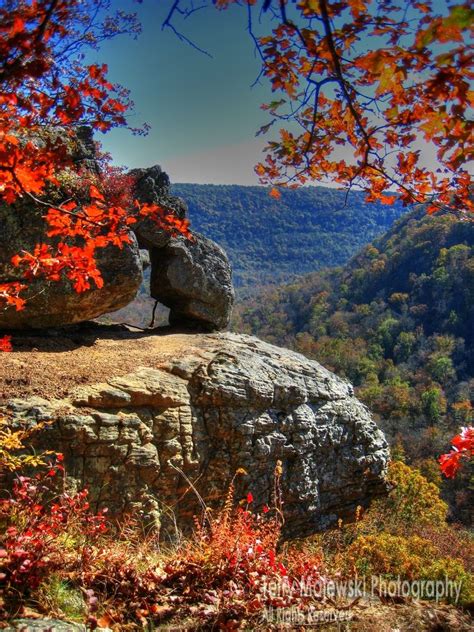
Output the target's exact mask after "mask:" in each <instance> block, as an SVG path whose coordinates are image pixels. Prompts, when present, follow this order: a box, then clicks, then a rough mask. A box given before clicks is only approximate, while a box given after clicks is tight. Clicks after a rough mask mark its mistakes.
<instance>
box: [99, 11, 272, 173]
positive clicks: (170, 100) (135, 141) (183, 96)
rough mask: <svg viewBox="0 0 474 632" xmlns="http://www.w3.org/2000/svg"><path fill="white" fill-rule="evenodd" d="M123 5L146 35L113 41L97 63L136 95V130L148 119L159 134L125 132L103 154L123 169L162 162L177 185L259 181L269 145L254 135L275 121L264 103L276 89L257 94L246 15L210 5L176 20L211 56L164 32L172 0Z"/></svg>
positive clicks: (113, 135)
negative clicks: (133, 13)
mask: <svg viewBox="0 0 474 632" xmlns="http://www.w3.org/2000/svg"><path fill="white" fill-rule="evenodd" d="M115 4H116V3H115ZM120 4H121V6H122V7H123V9H124V10H132V11H137V12H138V14H139V17H140V21H141V22H142V26H143V33H142V34H141V35H140V36H139V37H138V39H137V40H136V41H134V40H132V39H131V38H126V37H121V38H117V39H116V40H112V41H110V42H108V43H107V44H106V45H104V46H103V48H102V49H101V51H100V52H99V53H98V54H97V60H99V61H102V62H106V63H107V64H108V65H109V73H110V77H111V79H112V80H113V81H116V82H119V83H121V84H122V85H125V86H126V87H128V88H129V89H130V90H131V93H132V98H133V100H134V102H135V106H136V107H135V115H134V116H133V118H132V119H131V122H132V123H133V125H135V124H137V125H138V124H140V123H142V122H143V121H146V122H147V123H149V124H150V125H151V127H152V129H151V131H150V133H149V134H148V136H146V137H140V136H139V137H134V136H132V135H131V134H130V133H129V132H126V131H125V130H114V131H112V132H109V133H107V134H106V135H101V134H100V135H98V139H99V140H100V141H101V142H102V144H103V146H104V148H105V149H106V150H107V151H110V152H111V153H112V155H113V158H114V161H115V162H116V163H117V164H124V165H127V166H129V167H138V166H148V165H152V164H161V165H162V167H163V168H164V169H165V170H166V171H168V173H169V175H170V177H171V179H172V181H174V182H198V183H236V184H255V183H257V179H256V177H255V174H254V172H253V167H254V165H255V163H256V162H257V161H258V160H260V159H261V155H262V154H261V151H262V148H263V146H264V144H265V141H264V140H262V139H261V138H259V139H256V138H255V132H256V131H257V129H258V128H259V127H260V126H261V125H262V124H263V123H265V122H267V120H268V117H267V116H266V115H265V113H264V112H263V111H261V110H260V105H261V104H262V103H264V102H265V101H268V100H271V99H270V96H271V91H270V89H269V87H268V85H260V86H256V87H254V88H251V84H252V83H253V82H254V80H255V79H256V77H257V75H258V72H259V67H260V66H259V62H258V60H257V58H256V57H255V55H254V50H253V45H252V42H251V39H250V37H249V36H248V34H247V32H246V13H245V11H243V10H242V8H238V7H235V8H233V9H232V8H231V9H229V10H226V11H216V10H215V9H214V8H212V7H211V8H210V9H209V10H203V11H199V12H197V13H195V14H194V15H192V16H191V17H190V18H189V19H187V20H185V21H184V22H179V23H178V22H177V25H178V24H179V26H180V29H181V30H182V31H183V32H184V33H185V34H186V35H187V36H188V37H190V38H191V39H192V40H193V41H194V42H196V43H197V44H198V45H200V46H202V47H203V48H205V49H206V50H207V51H208V52H209V53H210V54H211V55H212V58H211V57H208V56H206V55H203V54H202V53H199V52H198V51H196V50H194V49H193V48H191V47H190V46H189V45H187V44H185V43H183V42H181V41H180V40H179V39H178V38H177V37H176V35H174V34H173V33H172V32H171V30H169V29H168V30H166V31H162V30H161V24H162V22H163V20H164V18H165V16H166V14H167V12H168V10H169V7H170V6H171V2H170V1H169V0H145V2H144V3H143V4H141V5H137V4H134V3H132V2H127V0H123V1H122V2H120Z"/></svg>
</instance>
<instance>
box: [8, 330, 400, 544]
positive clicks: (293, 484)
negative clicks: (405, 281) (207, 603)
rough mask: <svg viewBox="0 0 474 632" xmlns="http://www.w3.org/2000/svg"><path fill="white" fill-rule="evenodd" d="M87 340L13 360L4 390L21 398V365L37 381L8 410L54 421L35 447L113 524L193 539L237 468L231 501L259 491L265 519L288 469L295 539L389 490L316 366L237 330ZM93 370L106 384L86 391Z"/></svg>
mask: <svg viewBox="0 0 474 632" xmlns="http://www.w3.org/2000/svg"><path fill="white" fill-rule="evenodd" d="M127 336H128V337H127ZM66 342H67V344H66V343H65V348H69V347H68V345H69V343H70V341H66ZM84 342H85V343H87V344H90V345H91V346H85V347H80V348H73V349H70V348H69V350H66V351H63V352H62V353H55V354H51V353H49V354H48V353H44V352H41V351H36V352H35V353H34V354H33V355H34V362H33V360H32V359H31V357H30V356H31V353H30V356H29V355H28V352H21V351H18V352H17V353H15V354H5V355H6V356H7V357H6V361H4V362H3V364H2V366H1V367H0V393H1V392H3V393H4V394H5V393H10V394H11V393H12V391H16V387H15V383H14V378H13V382H12V376H14V375H15V371H17V366H18V365H19V364H20V365H22V366H23V372H24V373H26V372H28V374H29V376H30V381H29V383H28V386H27V387H25V386H24V385H23V384H21V385H20V384H19V385H18V391H17V392H18V393H21V398H20V399H19V398H16V399H10V400H9V401H5V404H4V406H3V409H2V410H3V412H6V411H8V413H9V414H10V415H11V417H12V419H13V421H12V423H13V424H15V423H19V422H21V421H22V420H23V421H25V420H28V423H31V424H35V423H37V422H39V421H41V420H54V423H53V425H52V426H51V427H47V428H46V429H44V430H40V431H39V432H38V433H37V434H36V436H37V441H38V448H40V447H43V448H44V447H47V448H49V449H53V450H57V451H61V452H63V453H64V455H65V462H66V469H67V472H68V474H69V477H70V480H71V481H72V482H73V483H74V484H75V485H76V486H78V487H82V486H87V487H89V488H90V491H91V497H92V501H93V502H97V504H98V505H99V506H107V507H108V508H109V510H110V511H111V512H112V514H115V515H120V514H123V513H124V512H127V511H130V510H135V511H138V513H139V515H141V516H142V518H143V519H144V520H145V521H146V522H151V523H153V522H154V523H155V524H156V525H158V526H159V527H160V528H161V530H162V535H163V536H165V534H169V533H170V531H173V529H175V527H176V525H177V527H178V528H179V529H183V530H186V529H187V528H189V526H190V525H191V524H192V518H193V516H194V515H200V513H201V512H202V505H201V501H200V498H202V499H203V500H204V502H205V503H206V505H208V506H211V507H212V506H215V505H218V504H220V503H222V501H223V499H224V498H225V495H226V492H227V489H228V486H229V484H230V482H231V480H232V479H233V477H234V475H235V474H236V472H237V470H239V468H243V470H245V472H246V473H245V474H242V475H240V476H238V477H237V478H236V494H237V497H239V496H240V497H244V496H245V495H246V494H247V493H248V492H251V493H252V494H253V497H254V499H255V501H254V507H255V508H256V509H259V508H261V507H262V506H263V505H265V504H266V505H271V504H272V502H273V499H272V493H273V490H274V482H275V479H274V474H275V468H276V467H277V465H279V464H281V468H282V475H281V479H280V482H279V484H280V486H281V494H282V498H283V510H284V515H285V525H284V534H285V536H286V537H290V538H291V537H300V536H305V535H309V534H312V533H315V532H317V531H320V530H322V529H326V528H328V527H330V526H332V525H335V524H336V523H337V521H338V519H340V518H342V519H350V518H351V517H353V516H354V514H355V513H356V511H357V507H358V506H362V507H366V506H367V505H368V504H369V503H370V501H371V499H372V498H374V497H376V496H379V495H382V494H384V493H385V492H386V490H387V485H386V481H385V474H386V467H387V462H388V458H389V452H388V448H387V443H386V441H385V439H384V436H383V434H382V433H381V431H380V430H379V429H378V428H377V426H376V424H375V422H374V421H373V419H372V418H371V415H370V413H369V411H368V410H367V408H366V407H365V406H364V405H363V404H361V403H360V402H359V401H358V400H357V399H356V398H355V397H354V394H353V389H352V386H351V385H350V384H349V383H347V382H346V381H344V380H342V379H340V378H338V377H336V376H335V375H334V374H332V373H330V372H329V371H327V370H326V369H324V368H323V367H322V366H321V365H319V364H318V363H317V362H314V361H310V360H308V359H307V358H305V357H303V356H301V355H299V354H297V353H294V352H292V351H288V350H285V349H280V348H278V347H275V346H272V345H269V344H266V343H264V342H262V341H260V340H258V339H257V338H254V337H250V336H244V335H237V334H230V333H224V334H222V333H221V334H194V335H184V334H179V335H178V334H176V335H166V336H145V337H139V336H137V335H135V337H133V336H132V334H127V335H125V334H123V335H122V337H118V338H117V339H116V340H113V339H112V338H111V336H110V335H109V336H106V337H104V338H99V339H96V340H95V343H94V344H92V343H91V341H88V340H87V339H86V338H84ZM35 343H36V341H35ZM54 344H55V345H58V344H59V341H58V340H57V339H56V340H55V341H54ZM51 355H54V356H56V357H55V360H54V362H55V366H56V367H57V372H58V374H59V375H63V376H65V379H64V380H61V383H60V385H59V386H58V385H57V383H56V382H55V381H54V376H51V375H50V372H49V370H48V365H49V363H50V362H51V358H50V356H51ZM25 363H26V364H28V363H30V364H31V366H26V367H25ZM91 367H92V369H93V374H94V375H100V376H101V379H100V381H97V382H93V381H92V382H91V381H90V378H89V382H88V383H86V384H84V383H83V382H84V379H85V378H84V376H85V375H90V373H91ZM62 389H64V390H62ZM66 389H67V392H66ZM38 395H40V396H38ZM10 397H11V395H10ZM6 399H7V400H8V397H7V398H6Z"/></svg>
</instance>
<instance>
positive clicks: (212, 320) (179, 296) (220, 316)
mask: <svg viewBox="0 0 474 632" xmlns="http://www.w3.org/2000/svg"><path fill="white" fill-rule="evenodd" d="M130 174H131V175H132V176H133V177H134V178H135V180H136V184H135V189H134V195H135V197H136V199H137V200H139V201H140V202H142V203H147V204H159V205H160V206H162V207H164V208H166V209H170V210H171V211H172V212H173V213H174V214H176V215H177V216H178V217H179V218H183V217H185V216H186V214H187V206H186V203H185V202H184V201H183V200H182V199H181V198H179V197H176V196H173V195H172V194H171V185H170V180H169V178H168V176H167V174H166V173H165V172H164V171H162V169H161V167H160V166H158V165H155V166H153V167H149V168H147V169H134V170H133V171H131V172H130ZM133 231H134V233H135V235H136V236H137V239H138V243H139V244H140V247H141V248H147V249H148V250H149V252H150V260H151V273H150V294H151V296H152V298H155V299H156V300H157V301H159V302H160V303H162V304H163V305H166V307H169V308H170V316H169V318H170V324H171V325H178V326H180V327H186V328H194V329H196V328H197V329H201V330H220V329H224V328H225V327H227V325H228V324H229V321H230V317H231V313H232V305H233V303H234V288H233V285H232V269H231V266H230V262H229V259H228V257H227V255H226V253H225V251H224V250H223V249H222V248H221V247H220V246H218V245H217V244H216V243H215V242H213V241H212V240H210V239H206V238H205V237H204V236H202V235H200V234H198V233H193V237H192V239H190V240H188V239H185V238H183V237H172V236H171V235H170V233H169V232H167V231H165V230H163V229H162V228H160V227H159V226H158V225H157V224H156V223H155V222H153V221H152V220H151V219H149V218H145V219H141V220H139V221H138V222H137V223H136V224H134V225H133Z"/></svg>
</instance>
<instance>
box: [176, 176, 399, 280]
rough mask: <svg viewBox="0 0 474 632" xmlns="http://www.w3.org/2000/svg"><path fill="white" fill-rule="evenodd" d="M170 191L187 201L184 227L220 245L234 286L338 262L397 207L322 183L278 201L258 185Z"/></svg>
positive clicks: (384, 224)
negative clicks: (230, 270)
mask: <svg viewBox="0 0 474 632" xmlns="http://www.w3.org/2000/svg"><path fill="white" fill-rule="evenodd" d="M172 191H173V194H174V195H179V196H180V197H182V198H183V199H184V200H185V201H186V202H187V204H188V206H189V217H190V220H191V226H192V229H193V230H195V231H197V232H202V233H203V234H205V235H206V236H207V237H209V238H210V239H213V240H214V241H216V242H217V243H218V244H220V245H221V246H222V247H223V248H224V250H226V252H227V254H228V255H229V257H230V260H231V262H232V264H233V268H234V283H235V285H236V287H237V288H242V287H252V286H260V285H273V284H280V283H285V282H287V281H291V280H293V279H294V278H295V277H297V276H300V275H303V274H306V273H308V272H313V271H315V270H319V269H321V268H325V267H332V266H338V265H342V264H344V263H345V262H346V261H347V260H348V259H349V258H350V257H351V256H352V255H353V254H354V253H355V252H357V251H358V250H359V249H360V248H361V247H362V246H364V245H365V244H367V243H368V242H369V241H371V240H372V239H374V238H375V237H377V236H378V235H380V234H382V233H384V232H385V231H386V230H387V229H388V228H390V227H391V226H392V224H393V222H394V221H395V220H396V219H398V218H399V217H400V216H401V215H402V214H403V212H404V210H403V208H402V206H401V204H394V205H393V206H387V205H383V204H381V203H367V202H365V201H364V197H365V194H364V193H362V192H355V191H354V192H350V194H349V195H348V196H347V200H346V193H345V192H344V191H340V190H336V189H329V188H325V187H304V188H300V189H293V190H283V191H282V195H281V199H279V200H276V199H274V198H272V197H270V196H269V194H268V189H266V188H264V187H259V186H241V185H212V184H175V185H173V187H172Z"/></svg>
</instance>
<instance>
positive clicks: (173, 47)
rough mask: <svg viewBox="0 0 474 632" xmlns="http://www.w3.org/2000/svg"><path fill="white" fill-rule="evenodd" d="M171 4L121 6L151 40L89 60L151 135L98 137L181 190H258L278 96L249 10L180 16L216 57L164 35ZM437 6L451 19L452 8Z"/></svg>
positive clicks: (121, 161)
mask: <svg viewBox="0 0 474 632" xmlns="http://www.w3.org/2000/svg"><path fill="white" fill-rule="evenodd" d="M172 4H173V2H172V0H144V1H143V3H141V4H138V3H137V2H134V1H133V0H113V2H112V6H113V7H114V8H117V7H118V8H120V9H123V10H124V11H126V12H136V13H137V14H138V17H139V20H140V22H141V24H142V28H143V32H142V33H141V35H139V36H138V38H137V39H136V40H133V39H132V38H130V37H127V36H121V37H117V38H115V39H113V40H110V41H108V42H106V43H105V44H104V45H103V46H102V47H101V49H100V51H99V52H98V53H93V54H91V55H88V59H87V61H88V62H90V63H92V62H100V63H107V64H108V66H109V77H110V79H111V80H112V81H113V82H117V83H120V84H121V85H123V86H125V87H127V88H129V89H130V91H131V97H132V99H133V101H134V102H135V111H134V114H133V116H131V117H130V119H129V122H130V124H131V125H132V126H139V125H141V124H142V123H144V122H146V123H148V124H149V125H150V126H151V131H150V132H149V134H148V135H147V136H133V135H132V134H131V133H130V132H129V131H127V130H125V129H116V130H112V131H111V132H108V133H107V134H105V135H102V134H99V135H98V136H97V139H98V140H100V141H101V142H102V145H103V147H104V149H105V150H106V151H108V152H110V153H111V155H112V157H113V161H114V163H115V164H117V165H123V166H127V167H129V168H134V167H147V166H151V165H155V164H159V165H161V167H162V168H163V169H164V170H165V171H166V172H167V173H168V174H169V176H170V178H171V181H172V182H194V183H200V184H206V183H211V184H247V185H248V184H258V179H257V177H256V175H255V173H254V165H255V164H256V163H257V162H259V161H260V160H262V158H263V156H264V154H263V148H264V146H265V144H266V139H265V137H261V136H260V137H258V138H257V137H256V135H255V134H256V131H257V130H258V129H259V128H260V127H261V126H262V125H264V124H265V123H267V122H268V121H269V117H268V114H266V113H265V112H264V111H263V110H261V108H260V106H261V104H262V103H266V102H269V101H271V100H273V99H274V98H275V97H274V96H272V92H271V89H270V86H269V83H268V82H267V80H266V79H263V80H262V82H261V83H257V84H256V85H253V84H254V83H255V80H256V78H257V77H258V74H259V71H260V60H259V58H258V56H257V54H256V51H255V47H254V45H253V42H252V39H251V37H250V36H249V34H248V32H247V16H246V11H245V10H243V9H242V7H235V6H234V7H232V6H231V7H229V8H228V9H226V10H225V11H217V10H216V9H215V8H214V7H212V6H211V7H208V8H207V9H203V10H200V11H197V12H195V13H194V14H193V15H191V16H190V17H189V18H187V19H184V20H183V19H180V18H179V16H177V17H176V20H175V21H174V24H175V26H176V27H177V28H179V30H180V31H181V32H182V33H183V34H184V35H185V36H187V37H188V38H190V39H191V40H192V41H193V42H194V43H195V44H196V45H197V46H200V47H201V48H203V49H204V50H205V51H206V52H207V53H208V54H203V53H201V52H199V51H197V50H196V49H195V48H193V47H192V46H190V45H189V44H187V43H185V42H183V41H181V40H180V39H179V38H178V36H177V35H176V34H175V33H173V32H172V30H171V29H165V30H163V29H162V24H163V22H164V20H165V18H166V16H167V14H168V12H169V10H170V7H171V6H172ZM199 5H200V2H199V1H198V0H196V6H199ZM434 5H435V7H436V8H437V9H440V10H442V11H443V12H444V11H446V6H447V5H446V2H444V1H442V0H439V1H436V2H435V3H434ZM265 30H266V31H268V29H265ZM419 148H420V149H421V150H422V152H424V154H425V155H424V156H423V158H424V160H423V162H424V164H425V166H428V167H433V165H434V163H435V157H434V153H433V152H432V151H427V149H428V148H427V147H426V145H425V144H424V143H420V144H419ZM341 151H342V154H344V151H343V150H342V149H341ZM335 157H336V158H337V157H338V154H335Z"/></svg>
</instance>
